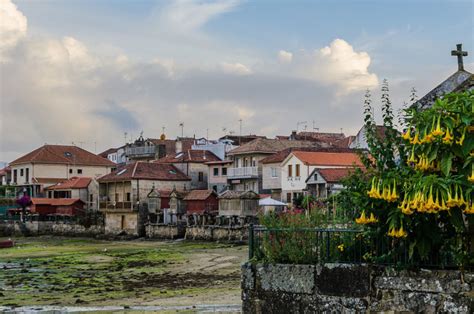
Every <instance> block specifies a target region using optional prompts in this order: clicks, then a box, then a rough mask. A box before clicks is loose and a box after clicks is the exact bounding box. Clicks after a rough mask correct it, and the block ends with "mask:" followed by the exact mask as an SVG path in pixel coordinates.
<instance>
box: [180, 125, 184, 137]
mask: <svg viewBox="0 0 474 314" xmlns="http://www.w3.org/2000/svg"><path fill="white" fill-rule="evenodd" d="M179 126H180V127H181V137H184V122H181V123H180V124H179Z"/></svg>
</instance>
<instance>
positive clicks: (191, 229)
mask: <svg viewBox="0 0 474 314" xmlns="http://www.w3.org/2000/svg"><path fill="white" fill-rule="evenodd" d="M185 238H186V239H190V240H205V241H221V242H244V241H246V240H247V239H248V227H246V226H236V227H233V226H188V227H187V228H186V235H185Z"/></svg>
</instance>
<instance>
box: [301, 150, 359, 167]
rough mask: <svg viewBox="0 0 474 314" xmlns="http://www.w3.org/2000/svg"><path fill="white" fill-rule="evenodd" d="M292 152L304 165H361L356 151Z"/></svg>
mask: <svg viewBox="0 0 474 314" xmlns="http://www.w3.org/2000/svg"><path fill="white" fill-rule="evenodd" d="M292 154H293V155H294V156H295V157H297V158H298V159H299V160H301V161H302V162H303V163H305V164H306V165H312V166H346V167H351V166H357V167H363V164H362V162H361V161H360V158H359V156H358V155H357V154H356V153H328V152H300V151H296V152H292Z"/></svg>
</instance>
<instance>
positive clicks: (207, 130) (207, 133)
mask: <svg viewBox="0 0 474 314" xmlns="http://www.w3.org/2000/svg"><path fill="white" fill-rule="evenodd" d="M206 140H208V141H209V129H206Z"/></svg>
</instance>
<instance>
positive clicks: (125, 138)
mask: <svg viewBox="0 0 474 314" xmlns="http://www.w3.org/2000/svg"><path fill="white" fill-rule="evenodd" d="M123 139H124V140H125V144H127V132H123Z"/></svg>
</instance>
